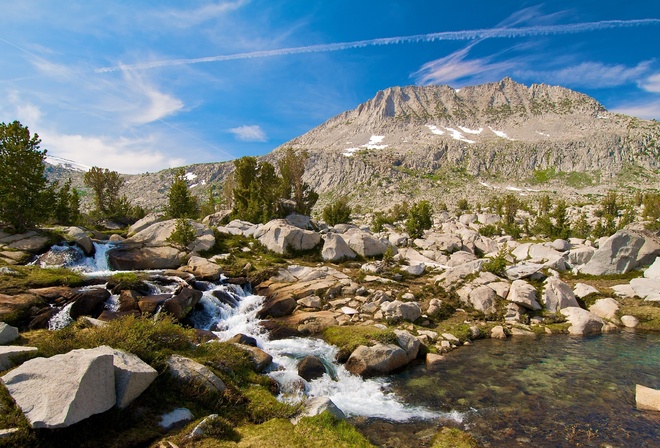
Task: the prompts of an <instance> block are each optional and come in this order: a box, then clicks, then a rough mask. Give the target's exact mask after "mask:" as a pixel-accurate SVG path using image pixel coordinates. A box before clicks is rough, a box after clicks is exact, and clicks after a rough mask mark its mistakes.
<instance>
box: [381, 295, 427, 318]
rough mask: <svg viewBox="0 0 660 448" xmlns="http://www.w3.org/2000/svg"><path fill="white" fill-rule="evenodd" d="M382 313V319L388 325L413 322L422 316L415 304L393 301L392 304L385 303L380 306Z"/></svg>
mask: <svg viewBox="0 0 660 448" xmlns="http://www.w3.org/2000/svg"><path fill="white" fill-rule="evenodd" d="M380 310H381V311H382V312H383V318H384V319H385V320H386V321H388V322H390V323H397V322H401V321H402V320H404V321H407V322H415V321H416V320H417V319H419V317H420V316H421V315H422V310H421V308H420V307H419V305H418V304H417V303H415V302H402V301H400V300H394V301H393V302H385V303H383V304H382V305H381V306H380Z"/></svg>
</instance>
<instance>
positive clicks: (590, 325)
mask: <svg viewBox="0 0 660 448" xmlns="http://www.w3.org/2000/svg"><path fill="white" fill-rule="evenodd" d="M560 312H561V314H563V315H564V316H566V320H567V321H568V322H569V323H570V324H571V326H570V327H569V328H568V332H569V333H570V334H583V335H587V334H597V333H601V331H602V329H603V325H604V322H603V320H602V319H601V318H600V317H598V316H596V315H595V314H593V313H590V312H589V311H587V310H584V309H582V308H579V307H574V306H571V307H568V308H564V309H562V310H560Z"/></svg>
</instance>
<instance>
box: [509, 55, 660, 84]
mask: <svg viewBox="0 0 660 448" xmlns="http://www.w3.org/2000/svg"><path fill="white" fill-rule="evenodd" d="M651 62H652V61H643V62H640V63H639V64H637V65H636V66H634V67H627V66H625V65H622V64H615V65H607V64H602V63H600V62H583V63H581V64H578V65H574V66H570V67H565V68H561V69H559V70H550V71H538V70H518V71H516V72H515V76H517V77H521V78H536V79H543V80H545V82H548V83H552V84H559V85H565V86H572V87H590V88H594V89H597V88H605V87H616V86H621V85H624V84H630V83H636V82H638V81H639V80H640V78H642V77H643V76H644V75H646V74H647V73H648V72H649V69H650V67H651ZM659 81H660V80H659ZM659 84H660V82H659ZM659 91H660V90H659Z"/></svg>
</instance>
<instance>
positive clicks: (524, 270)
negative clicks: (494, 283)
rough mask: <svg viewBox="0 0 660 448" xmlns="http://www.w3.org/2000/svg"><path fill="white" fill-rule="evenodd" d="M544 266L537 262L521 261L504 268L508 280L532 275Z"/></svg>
mask: <svg viewBox="0 0 660 448" xmlns="http://www.w3.org/2000/svg"><path fill="white" fill-rule="evenodd" d="M544 267H545V266H544V265H542V264H539V263H528V262H525V263H521V264H517V265H515V266H509V267H508V268H506V278H508V279H509V280H519V279H523V278H528V277H532V276H533V275H535V274H536V273H537V272H539V271H541V269H543V268H544Z"/></svg>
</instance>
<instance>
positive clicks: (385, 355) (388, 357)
mask: <svg viewBox="0 0 660 448" xmlns="http://www.w3.org/2000/svg"><path fill="white" fill-rule="evenodd" d="M408 362H409V359H408V355H407V354H406V352H405V351H404V350H403V349H402V348H401V347H399V346H398V345H394V344H380V343H379V344H376V345H374V346H372V347H367V346H365V345H361V346H359V347H358V348H356V349H355V350H354V351H353V353H351V356H350V357H349V358H348V361H346V364H345V367H346V370H348V371H349V372H351V373H352V374H354V375H361V376H363V377H369V376H374V375H385V374H387V373H390V372H392V371H394V370H396V369H398V368H400V367H403V366H405V365H406V364H408Z"/></svg>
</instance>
